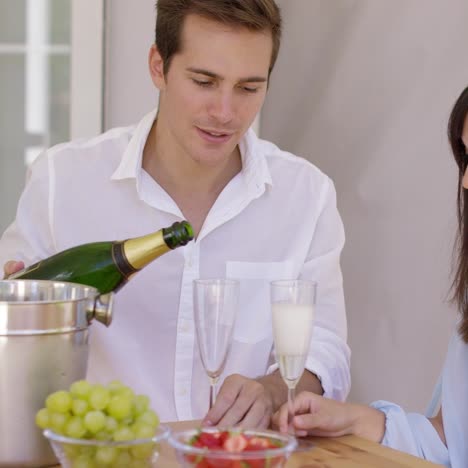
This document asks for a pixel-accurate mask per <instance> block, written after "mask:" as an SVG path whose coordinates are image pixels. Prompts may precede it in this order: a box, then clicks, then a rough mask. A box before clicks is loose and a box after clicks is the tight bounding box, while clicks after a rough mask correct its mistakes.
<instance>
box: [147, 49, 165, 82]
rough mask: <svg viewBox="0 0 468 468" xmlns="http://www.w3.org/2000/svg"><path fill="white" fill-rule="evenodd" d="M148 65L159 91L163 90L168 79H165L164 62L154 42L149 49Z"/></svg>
mask: <svg viewBox="0 0 468 468" xmlns="http://www.w3.org/2000/svg"><path fill="white" fill-rule="evenodd" d="M148 67H149V71H150V75H151V80H152V81H153V83H154V85H155V86H156V88H158V89H159V91H161V90H163V89H164V87H165V85H166V80H165V79H164V62H163V59H162V57H161V54H160V53H159V50H158V48H157V47H156V45H155V44H153V45H152V46H151V48H150V50H149V54H148Z"/></svg>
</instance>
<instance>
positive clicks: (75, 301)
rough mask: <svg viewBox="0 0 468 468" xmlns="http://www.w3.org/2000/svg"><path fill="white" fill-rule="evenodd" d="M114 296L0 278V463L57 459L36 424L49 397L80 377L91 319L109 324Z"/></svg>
mask: <svg viewBox="0 0 468 468" xmlns="http://www.w3.org/2000/svg"><path fill="white" fill-rule="evenodd" d="M111 309H112V294H110V295H102V296H100V295H99V293H98V291H97V290H96V289H94V288H91V287H88V286H83V285H80V284H74V283H64V282H54V281H34V280H7V281H0V467H10V468H11V467H39V466H49V465H53V464H55V463H57V461H56V458H55V456H54V454H53V452H52V450H51V448H50V446H49V443H48V441H47V440H46V439H45V438H44V437H43V435H42V432H41V430H40V429H39V428H38V427H36V425H35V414H36V412H37V411H38V410H39V409H40V408H42V407H43V406H44V401H45V398H46V397H47V395H48V394H49V393H51V392H54V391H56V390H60V389H66V388H67V387H69V386H70V384H71V383H72V382H74V381H75V380H79V379H84V378H85V376H86V368H87V362H88V334H89V328H88V326H89V324H90V323H91V321H92V319H93V318H95V319H96V320H98V321H100V322H102V323H104V324H105V325H109V324H110V322H111V318H112V310H111Z"/></svg>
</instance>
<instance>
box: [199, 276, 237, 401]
mask: <svg viewBox="0 0 468 468" xmlns="http://www.w3.org/2000/svg"><path fill="white" fill-rule="evenodd" d="M238 302H239V281H237V280H231V279H197V280H194V282H193V311H194V316H195V330H196V334H197V340H198V349H199V351H200V357H201V361H202V364H203V367H204V368H205V372H206V373H207V375H208V377H209V379H210V402H209V407H210V409H211V408H212V407H213V405H214V402H215V398H216V385H217V383H218V379H219V376H220V375H221V373H222V372H223V370H224V366H225V364H226V360H227V357H228V353H229V349H230V347H231V342H232V332H233V330H234V323H235V318H236V311H237V305H238Z"/></svg>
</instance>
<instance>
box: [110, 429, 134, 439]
mask: <svg viewBox="0 0 468 468" xmlns="http://www.w3.org/2000/svg"><path fill="white" fill-rule="evenodd" d="M112 438H113V439H114V440H115V441H116V442H123V441H128V440H133V439H135V434H134V433H133V431H132V430H131V429H130V428H129V427H125V426H122V427H119V428H118V429H117V430H116V431H115V432H114V434H113V436H112Z"/></svg>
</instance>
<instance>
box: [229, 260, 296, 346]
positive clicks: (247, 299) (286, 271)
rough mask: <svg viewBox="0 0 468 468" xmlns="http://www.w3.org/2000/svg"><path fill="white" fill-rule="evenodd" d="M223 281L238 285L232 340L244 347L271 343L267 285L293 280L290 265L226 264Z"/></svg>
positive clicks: (268, 290) (280, 263) (291, 266)
mask: <svg viewBox="0 0 468 468" xmlns="http://www.w3.org/2000/svg"><path fill="white" fill-rule="evenodd" d="M226 277H227V278H231V279H237V280H239V282H240V297H239V308H238V311H237V315H236V324H235V326H234V332H233V339H234V340H236V341H240V342H243V343H257V342H259V341H262V340H264V339H266V338H270V339H271V337H272V332H273V330H272V325H271V303H270V282H271V281H274V280H281V279H293V278H295V276H294V272H293V264H292V262H289V261H285V262H263V263H252V262H227V263H226Z"/></svg>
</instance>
